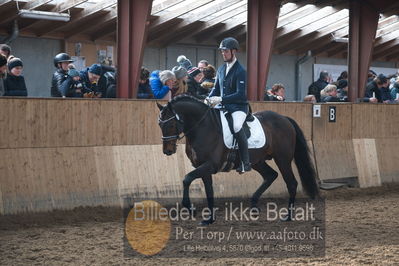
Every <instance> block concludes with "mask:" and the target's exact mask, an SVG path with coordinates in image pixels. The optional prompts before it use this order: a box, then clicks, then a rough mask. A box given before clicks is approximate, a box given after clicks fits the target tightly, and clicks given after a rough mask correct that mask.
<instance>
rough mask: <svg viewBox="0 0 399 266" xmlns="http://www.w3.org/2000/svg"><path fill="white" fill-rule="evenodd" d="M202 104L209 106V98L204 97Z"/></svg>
mask: <svg viewBox="0 0 399 266" xmlns="http://www.w3.org/2000/svg"><path fill="white" fill-rule="evenodd" d="M204 103H205V104H207V105H211V101H210V100H209V97H206V98H205V99H204Z"/></svg>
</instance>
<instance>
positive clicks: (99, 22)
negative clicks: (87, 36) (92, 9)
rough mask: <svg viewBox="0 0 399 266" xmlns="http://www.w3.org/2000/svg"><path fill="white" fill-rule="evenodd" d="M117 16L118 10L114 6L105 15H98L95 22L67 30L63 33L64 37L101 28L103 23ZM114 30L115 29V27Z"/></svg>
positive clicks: (113, 19)
mask: <svg viewBox="0 0 399 266" xmlns="http://www.w3.org/2000/svg"><path fill="white" fill-rule="evenodd" d="M117 17H118V12H117V10H116V8H112V9H111V11H110V12H109V13H107V14H106V15H105V16H102V17H100V18H99V19H96V23H94V24H92V25H87V26H85V27H81V26H80V25H78V26H76V27H75V28H74V29H72V30H70V31H68V32H66V33H65V39H69V38H71V37H72V36H74V35H77V34H80V33H81V32H89V31H92V30H96V29H101V28H102V27H103V26H104V25H106V24H108V23H110V22H112V21H115V20H116V19H117ZM115 30H116V29H115Z"/></svg>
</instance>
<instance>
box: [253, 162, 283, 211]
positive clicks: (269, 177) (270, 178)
mask: <svg viewBox="0 0 399 266" xmlns="http://www.w3.org/2000/svg"><path fill="white" fill-rule="evenodd" d="M252 168H253V169H255V170H256V171H257V172H258V173H259V174H261V175H262V177H263V183H262V184H261V185H260V187H259V188H258V189H257V190H256V191H255V193H254V194H253V196H252V199H251V206H252V207H255V208H256V205H257V203H258V201H259V198H260V196H262V194H263V192H265V191H266V189H267V188H268V187H270V185H271V184H272V183H273V182H274V180H276V178H277V176H278V173H277V172H276V171H274V170H273V168H271V167H270V166H269V165H268V164H267V163H266V162H259V163H257V164H254V165H253V166H252Z"/></svg>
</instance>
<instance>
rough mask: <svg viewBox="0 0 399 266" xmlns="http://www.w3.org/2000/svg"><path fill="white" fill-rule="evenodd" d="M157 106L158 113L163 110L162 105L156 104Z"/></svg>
mask: <svg viewBox="0 0 399 266" xmlns="http://www.w3.org/2000/svg"><path fill="white" fill-rule="evenodd" d="M157 106H158V108H159V111H162V109H163V106H162V104H159V103H158V102H157Z"/></svg>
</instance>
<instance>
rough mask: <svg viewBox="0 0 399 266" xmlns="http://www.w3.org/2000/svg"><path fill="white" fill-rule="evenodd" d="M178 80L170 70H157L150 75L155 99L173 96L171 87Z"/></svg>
mask: <svg viewBox="0 0 399 266" xmlns="http://www.w3.org/2000/svg"><path fill="white" fill-rule="evenodd" d="M175 81H176V77H175V75H174V74H173V72H172V71H170V70H164V71H160V70H155V71H153V72H151V75H150V86H151V89H152V93H153V94H154V98H155V99H165V100H168V99H170V98H171V96H172V93H171V91H170V90H171V89H172V88H173V84H174V83H175Z"/></svg>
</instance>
